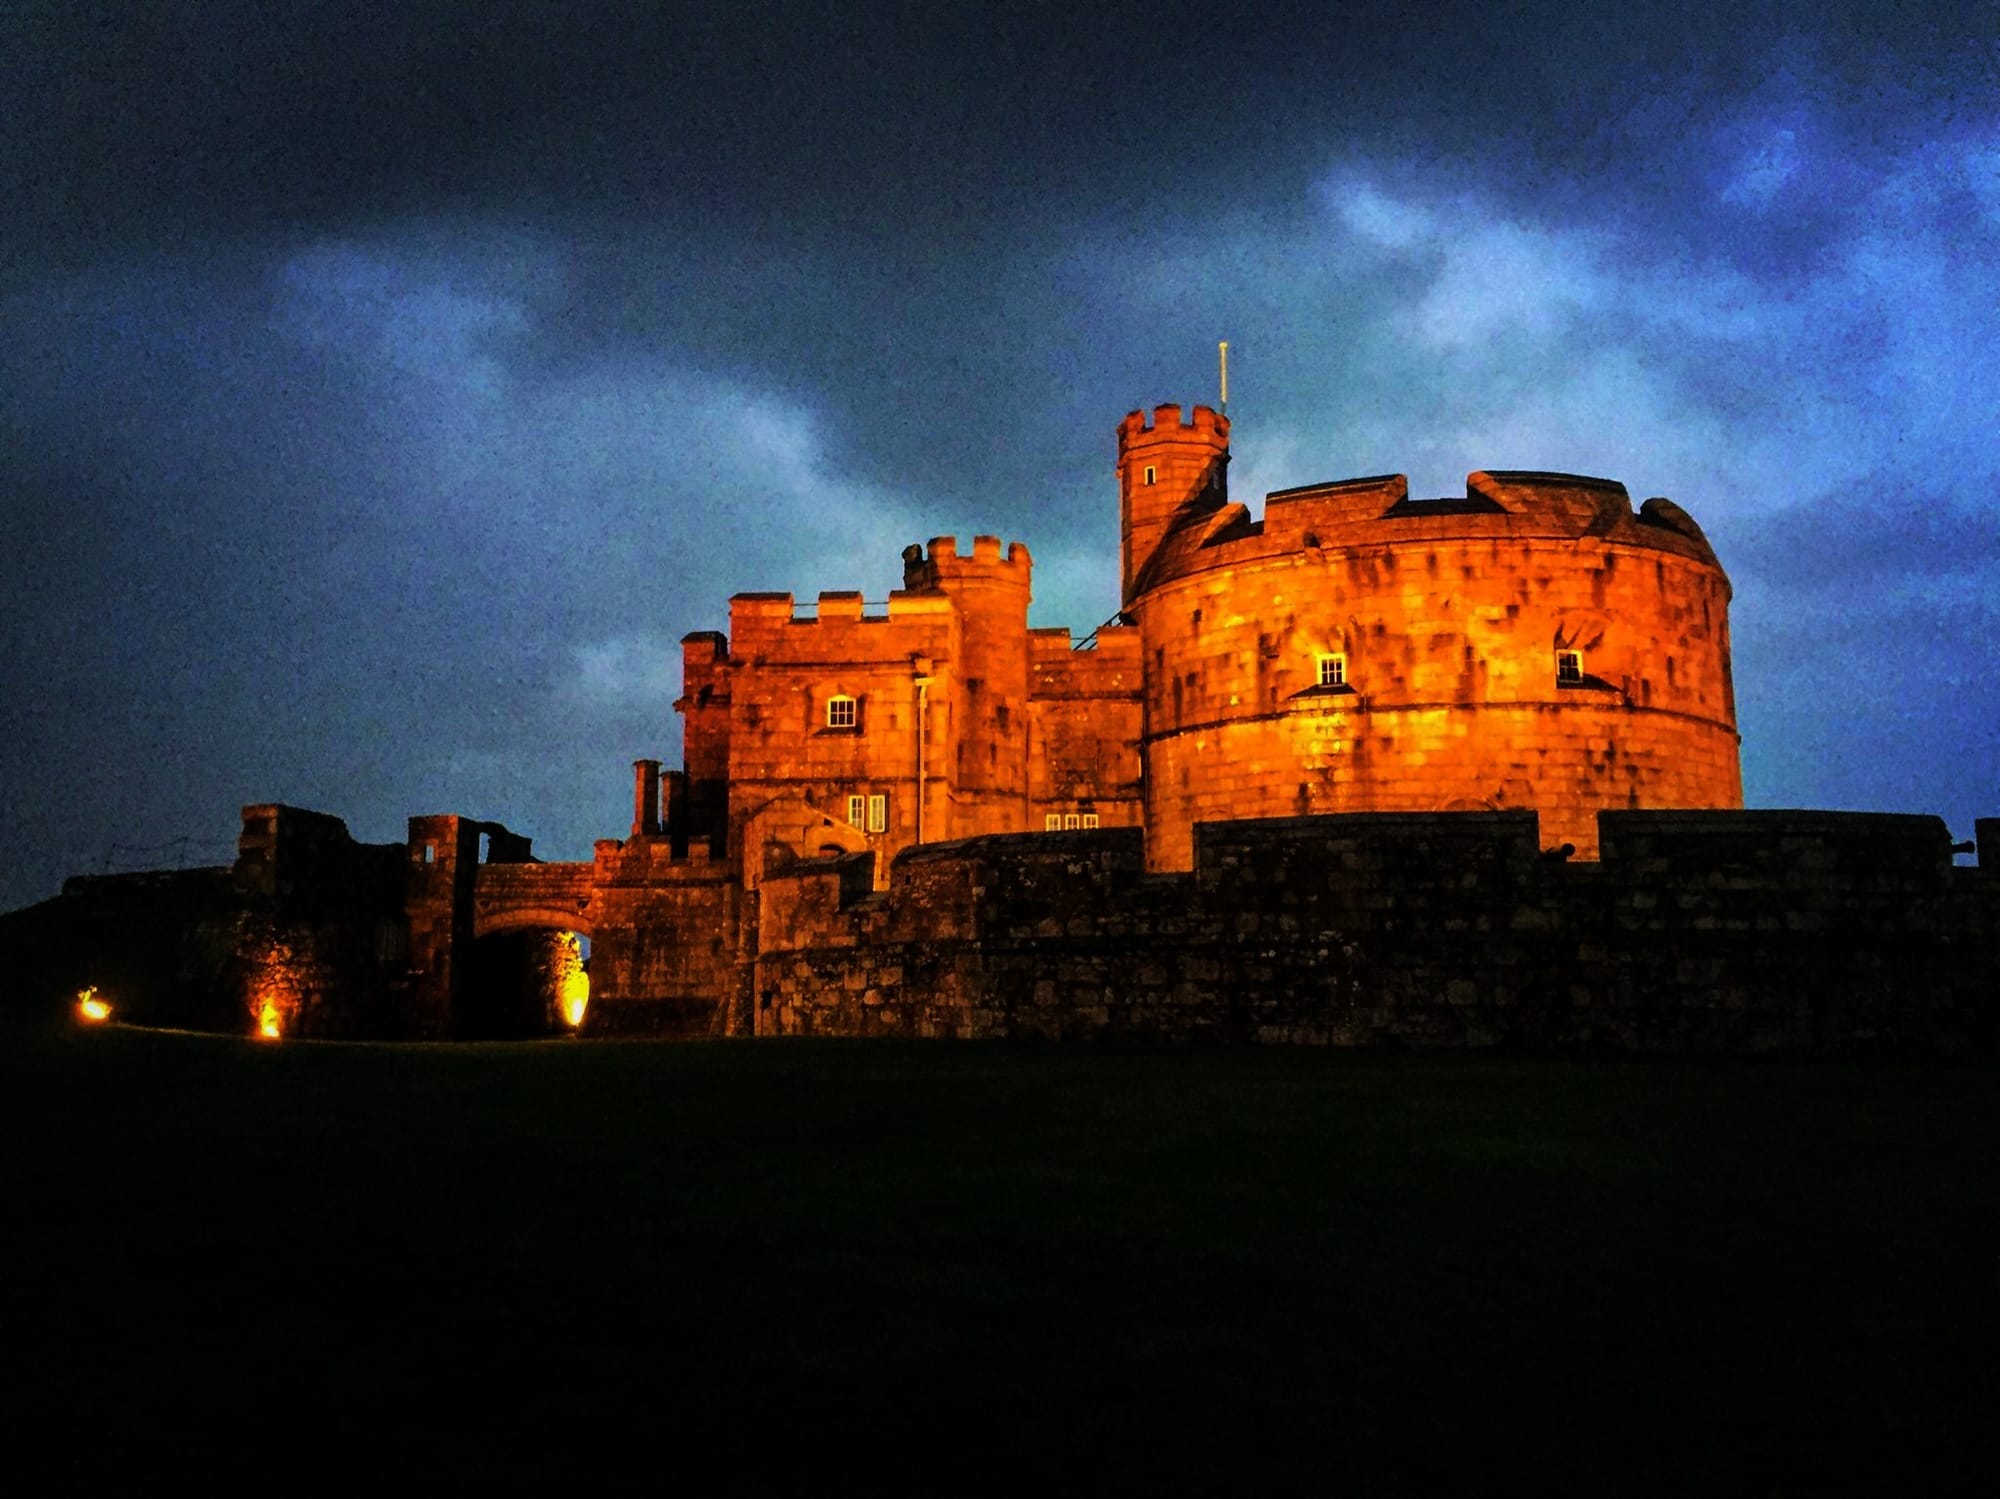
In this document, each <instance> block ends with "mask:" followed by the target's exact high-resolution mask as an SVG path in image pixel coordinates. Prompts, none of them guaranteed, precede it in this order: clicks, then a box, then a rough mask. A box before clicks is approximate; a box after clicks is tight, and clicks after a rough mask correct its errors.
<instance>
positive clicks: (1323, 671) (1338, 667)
mask: <svg viewBox="0 0 2000 1499" xmlns="http://www.w3.org/2000/svg"><path fill="white" fill-rule="evenodd" d="M1319 685H1320V686H1322V687H1345V686H1346V685H1347V658H1346V657H1345V656H1321V657H1320V658H1319Z"/></svg>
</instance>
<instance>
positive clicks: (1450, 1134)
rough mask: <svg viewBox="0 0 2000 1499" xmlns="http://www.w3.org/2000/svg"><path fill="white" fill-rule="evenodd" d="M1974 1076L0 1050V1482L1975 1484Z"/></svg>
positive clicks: (622, 1049) (1980, 1341)
mask: <svg viewBox="0 0 2000 1499" xmlns="http://www.w3.org/2000/svg"><path fill="white" fill-rule="evenodd" d="M1996 1082H2000V1074H1996V1072H1995V1070H1994V1069H1991V1068H1979V1069H1975V1068H1930V1069H1919V1068H1913V1067H1902V1066H1858V1065H1832V1064H1823V1063H1765V1064H1756V1063H1749V1062H1636V1061H1632V1062H1616V1061H1611V1062H1604V1061H1599V1062H1570V1061H1529V1060H1508V1059H1499V1058H1484V1057H1450V1058H1439V1057H1392V1056H1380V1055H1366V1054H1353V1053H1339V1052H1334V1053H1306V1052H1289V1051H1200V1052H1194V1051H1180V1052H1109V1051H1095V1050H1055V1049H1014V1048H1006V1047H997V1046H970V1045H946V1044H937V1045H919V1046H908V1045H890V1044H873V1043H845V1044H840V1043H782V1042H756V1043H714V1044H701V1045H680V1046H653V1045H631V1044H625V1045H620V1044H581V1043H554V1044H545V1045H521V1046H503V1045H492V1046H454V1047H426V1048H417V1047H388V1046H335V1045H309V1044H296V1043H286V1044H282V1045H278V1046H259V1045H256V1044H254V1043H250V1042H234V1041H228V1040H219V1039H214V1038H198V1037H192V1036H184V1035H167V1034H146V1033H140V1032H133V1031H121V1030H116V1029H114V1030H109V1031H104V1032H96V1033H80V1032H75V1031H67V1032H50V1031H41V1030H33V1029H23V1028H8V1029H0V1086H4V1089H5V1093H6V1097H7V1098H8V1099H9V1100H10V1102H11V1103H12V1104H13V1106H14V1109H13V1113H14V1117H15V1120H16V1123H15V1125H14V1126H13V1127H12V1128H11V1129H10V1130H9V1131H8V1132H7V1136H6V1138H7V1148H6V1152H5V1173H4V1178H0V1186H4V1192H5V1204H6V1217H7V1226H6V1241H7V1244H8V1254H7V1260H8V1264H7V1273H6V1276H5V1287H6V1289H5V1317H6V1326H5V1328H4V1335H5V1345H6V1346H5V1363H6V1368H7V1380H8V1389H7V1391H6V1401H7V1406H6V1409H7V1413H8V1415H9V1416H10V1418H11V1421H10V1424H12V1425H13V1427H14V1430H15V1436H14V1437H13V1438H12V1439H11V1451H12V1453H13V1456H14V1458H15V1467H16V1469H17V1471H18V1470H19V1469H20V1467H21V1466H22V1464H23V1463H26V1462H31V1463H32V1466H33V1467H35V1468H38V1469H41V1470H43V1471H47V1470H49V1469H50V1468H53V1469H54V1470H55V1471H56V1472H58V1473H61V1472H63V1471H65V1470H66V1471H68V1472H70V1473H72V1474H74V1475H76V1476H78V1477H80V1478H86V1479H90V1478H108V1477H111V1476H113V1475H116V1476H120V1477H126V1478H130V1477H132V1476H134V1475H138V1476H146V1477H154V1478H163V1477H164V1476H165V1475H169V1474H185V1475H194V1476H200V1475H220V1474H223V1473H225V1472H230V1471H232V1470H235V1471H247V1472H250V1473H253V1474H254V1473H255V1472H257V1471H260V1470H261V1471H263V1472H265V1473H266V1474H267V1476H268V1475H287V1476H288V1477H289V1479H291V1480H299V1479H305V1478H310V1477H314V1476H324V1475H327V1474H331V1473H333V1472H335V1471H339V1472H342V1473H345V1474H350V1475H351V1474H356V1473H359V1474H363V1475H366V1474H370V1473H379V1474H380V1475H381V1480H382V1481H383V1482H384V1483H387V1482H389V1481H390V1480H391V1479H392V1478H395V1479H402V1478H408V1477H410V1476H412V1475H417V1474H425V1475H430V1476H432V1477H443V1478H446V1479H449V1480H454V1481H465V1482H481V1481H494V1480H504V1479H508V1478H527V1479H541V1480H550V1481H560V1480H562V1479H564V1478H566V1477H577V1476H581V1475H584V1474H587V1473H601V1472H602V1471H603V1470H604V1469H606V1468H610V1467H619V1468H623V1469H624V1470H625V1471H627V1472H628V1473H630V1474H631V1475H633V1476H634V1477H636V1478H638V1479H642V1480H648V1481H657V1483H658V1484H661V1485H664V1484H667V1483H669V1482H673V1481H680V1480H686V1479H690V1478H691V1477H694V1476H696V1475H703V1476H704V1479H703V1481H704V1484H705V1485H713V1484H715V1483H717V1482H718V1480H719V1481H721V1482H724V1483H726V1484H727V1485H729V1486H733V1487H737V1488H758V1487H778V1486H783V1487H786V1488H804V1487H806V1486H808V1485H809V1486H811V1487H813V1488H822V1487H839V1488H843V1489H845V1488H857V1487H858V1488H865V1489H875V1490H887V1491H909V1490H922V1491H930V1492H943V1493H949V1492H955V1491H964V1490H991V1489H1001V1488H1006V1489H1021V1488H1024V1487H1031V1488H1035V1489H1070V1488H1077V1487H1085V1488H1119V1489H1128V1490H1159V1489H1199V1490H1212V1491H1259V1490H1299V1489H1315V1490H1318V1489H1331V1488H1334V1487H1345V1488H1348V1489H1351V1490H1354V1491H1357V1492H1368V1493H1373V1492H1384V1491H1394V1490H1398V1489H1407V1490H1417V1489H1425V1490H1428V1489H1433V1488H1435V1487H1437V1486H1438V1485H1440V1484H1441V1483H1443V1482H1446V1481H1450V1482H1453V1483H1455V1484H1465V1483H1473V1484H1476V1485H1477V1486H1478V1488H1479V1489H1481V1490H1487V1489H1493V1488H1498V1487H1505V1488H1518V1487H1536V1488H1546V1489H1550V1490H1558V1491H1571V1492H1574V1491H1577V1490H1586V1491H1591V1492H1607V1493H1609V1492H1635V1491H1646V1492H1699V1491H1715V1490H1724V1491H1730V1492H1744V1491H1748V1492H1764V1493H1773V1494H1811V1493H1817V1492H1823V1491H1826V1490H1828V1489H1831V1488H1840V1489H1845V1490H1855V1489H1866V1488H1872V1489H1878V1490H1880V1491H1888V1492H1904V1493H1917V1492H1930V1493H1934V1492H1941V1491H1947V1490H1958V1489H1963V1490H1976V1489H1980V1488H1983V1487H1985V1486H1986V1484H1987V1483H1988V1482H1990V1481H1991V1480H1992V1479H1993V1478H1994V1470H1993V1469H1992V1467H1991V1464H1992V1461H1993V1458H1994V1454H1995V1451H1996V1444H1995V1441H1994V1437H1993V1432H1992V1423H1993V1421H1994V1420H1995V1418H1996V1408H1995V1405H1994V1401H1995V1397H1996V1394H2000V1381H1996V1378H1995V1370H1996V1367H2000V1363H1997V1362H1996V1351H1995V1346H1996V1345H1995V1335H1996V1332H1997V1331H2000V1316H1996V1310H1997V1309H2000V1193H1996V1185H1995V1182H1996V1165H2000V1159H1996V1147H2000V1091H1996V1087H1995V1084H1996Z"/></svg>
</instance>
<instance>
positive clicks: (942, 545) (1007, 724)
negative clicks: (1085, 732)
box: [903, 536, 1032, 838]
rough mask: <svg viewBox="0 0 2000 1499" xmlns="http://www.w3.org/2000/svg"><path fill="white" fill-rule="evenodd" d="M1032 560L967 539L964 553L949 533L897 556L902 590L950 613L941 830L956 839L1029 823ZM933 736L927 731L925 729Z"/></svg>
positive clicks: (994, 543)
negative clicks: (925, 549) (968, 550)
mask: <svg viewBox="0 0 2000 1499" xmlns="http://www.w3.org/2000/svg"><path fill="white" fill-rule="evenodd" d="M1031 569H1032V562H1031V559H1030V558H1029V556H1028V549H1027V548H1026V547H1025V546H1023V545H1022V544H1021V543H1020V542H1018V541H1017V542H1015V543H1014V544H1013V545H1012V546H1010V547H1008V548H1007V549H1006V554H1005V555H1004V556H1003V555H1002V554H1001V546H1000V538H999V537H997V536H975V537H973V538H972V555H971V556H970V557H965V556H961V555H960V554H959V550H958V542H957V540H956V538H954V537H950V536H939V537H935V538H933V539H932V541H931V544H930V550H929V553H928V554H927V555H926V556H923V557H921V558H917V557H910V558H906V560H905V565H904V576H903V584H904V587H905V588H906V589H912V590H921V591H930V590H935V591H936V592H938V593H942V594H943V595H944V596H945V597H947V598H949V599H950V600H951V602H952V605H953V606H954V607H953V612H954V614H955V616H956V619H957V630H956V632H955V633H956V635H957V641H956V647H957V648H956V650H955V651H954V652H953V660H952V662H951V665H950V669H949V670H947V671H946V672H944V673H943V674H942V676H941V680H940V684H939V685H940V686H942V687H943V688H944V689H945V692H944V696H945V703H944V704H943V707H944V708H945V724H944V727H943V732H942V735H941V736H940V738H941V741H942V743H941V748H942V749H944V755H943V756H942V757H941V758H943V759H944V760H945V762H946V765H945V766H941V767H940V768H941V769H943V768H946V767H948V774H949V782H948V790H947V796H948V800H949V808H948V811H947V813H946V815H945V817H943V818H941V819H940V820H939V821H940V824H941V826H942V827H948V828H949V829H950V835H951V836H952V837H957V838H966V837H972V836H974V835H976V834H979V833H1013V832H1019V831H1021V830H1022V829H1024V828H1026V827H1027V826H1028V719H1029V712H1028V602H1029V599H1030V597H1031V592H1030V586H1029V578H1030V572H1031ZM934 732H935V731H934Z"/></svg>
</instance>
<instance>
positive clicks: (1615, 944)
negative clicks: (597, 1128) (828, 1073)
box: [752, 812, 2000, 1055]
mask: <svg viewBox="0 0 2000 1499" xmlns="http://www.w3.org/2000/svg"><path fill="white" fill-rule="evenodd" d="M1538 832H1539V830H1538V827H1537V823H1536V819H1535V817H1534V815H1533V814H1532V813H1495V814H1441V815H1400V814H1380V815H1354V816H1335V817H1313V818H1299V819H1272V820H1266V821H1256V822H1236V823H1222V824H1210V825H1204V826H1201V827H1199V828H1198V829H1197V830H1196V852H1195V867H1194V870H1193V871H1192V873H1189V874H1164V875H1162V874H1153V875H1149V874H1146V873H1145V872H1144V867H1143V865H1144V860H1143V852H1142V849H1141V846H1140V842H1139V837H1138V834H1137V833H1136V831H1133V830H1123V829H1115V830H1104V831H1099V832H1092V833H1081V832H1079V833H1061V834H1038V835H1025V836H1018V837H1002V838H985V839H977V840H969V841H967V842H965V843H961V844H950V845H935V846H931V847H927V848H924V849H919V850H911V851H909V852H908V853H906V854H905V855H904V856H903V857H902V858H900V859H899V860H898V861H897V864H896V867H895V874H894V878H893V879H892V880H891V885H890V889H889V891H888V892H886V893H883V894H868V893H863V892H866V890H867V885H868V881H867V879H866V869H865V865H862V864H861V861H862V860H865V858H866V857H867V856H865V855H864V856H857V857H855V858H847V859H839V860H828V861H824V862H817V863H815V864H812V865H807V866H802V867H801V868H799V869H796V870H793V871H790V872H788V873H786V874H785V875H783V876H781V877H778V878H774V879H771V880H767V882H766V884H765V886H764V888H763V892H762V899H763V919H762V924H761V930H760V937H759V951H758V953H757V957H756V961H755V970H754V977H753V980H752V988H753V991H754V1002H755V1005H756V1029H757V1031H758V1033H759V1034H784V1035H907V1036H960V1037H1001V1036H1036V1037H1051V1038H1055V1037H1062V1038H1072V1037H1105V1038H1134V1039H1138V1038H1158V1039H1166V1040H1175V1041H1183V1040H1195V1041H1199V1040H1209V1039H1212V1040H1229V1041H1271V1042H1303V1043H1312V1044H1332V1045H1404V1046H1422V1047H1465V1046H1492V1045H1500V1044H1520V1045H1530V1046H1537V1047H1555V1048H1560V1047H1594V1048H1603V1049H1610V1050H1622V1051H1742V1052H1748V1051H1766V1050H1783V1051H1810V1052H1829V1051H1843V1050H1853V1049H1860V1050H1884V1051H1911V1052H1919V1053H1935V1054H1944V1053H1950V1054H1973V1055H1992V1054H1994V1053H1995V1050H1996V1035H1997V1034H2000V1030H1997V1029H1996V1024H1995V1014H1996V996H2000V871H1996V870H1995V869H1994V868H1993V867H1990V866H1988V867H1982V868H1978V869H1970V868H1964V869H1961V868H1954V867H1953V866H1952V862H1951V846H1950V842H1949V837H1948V835H1947V833H1946V831H1945V828H1944V825H1943V824H1942V823H1941V822H1940V821H1938V820H1937V819H1936V818H1930V817H1906V816H1889V815H1872V814H1844V813H1795V812H1619V813H1606V814H1604V815H1603V817H1602V819H1601V825H1600V837H1601V841H1602V848H1603V857H1602V859H1601V860H1599V861H1597V862H1592V863H1569V862H1565V861H1562V860H1559V859H1552V858H1550V857H1548V856H1545V855H1544V854H1543V853H1542V852H1541V851H1540V848H1539V838H1538ZM850 866H857V867H850Z"/></svg>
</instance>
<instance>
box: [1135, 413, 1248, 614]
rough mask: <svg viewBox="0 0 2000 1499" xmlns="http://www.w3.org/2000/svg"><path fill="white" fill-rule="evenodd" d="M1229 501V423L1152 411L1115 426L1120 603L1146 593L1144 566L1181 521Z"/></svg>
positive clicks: (1225, 419) (1207, 415) (1219, 417)
mask: <svg viewBox="0 0 2000 1499" xmlns="http://www.w3.org/2000/svg"><path fill="white" fill-rule="evenodd" d="M1228 500H1229V418H1228V417H1226V416H1223V415H1222V414H1220V413H1219V412H1216V411H1213V410H1211V409H1210V408H1209V407H1207V406H1197V407H1195V408H1194V410H1193V411H1192V412H1191V413H1189V415H1188V418H1187V420H1185V421H1183V420H1182V419H1181V408H1180V407H1179V406H1156V407H1154V408H1153V419H1152V421H1151V422H1150V423H1148V422H1147V420H1146V415H1145V413H1144V412H1142V411H1135V412H1133V413H1132V414H1131V415H1129V416H1127V417H1126V418H1125V420H1124V421H1123V422H1121V423H1119V426H1118V514H1119V522H1120V538H1121V540H1122V543H1123V562H1124V568H1123V573H1122V579H1123V590H1122V592H1121V593H1120V595H1119V599H1120V602H1121V603H1127V604H1129V603H1130V602H1132V600H1133V599H1134V598H1136V597H1137V596H1138V595H1139V594H1140V593H1142V592H1144V591H1145V574H1146V566H1147V564H1148V563H1149V562H1150V561H1152V559H1153V554H1154V553H1155V552H1156V551H1158V550H1159V546H1160V543H1161V542H1162V541H1163V540H1164V539H1165V538H1166V536H1167V533H1168V532H1169V531H1171V530H1172V529H1173V528H1174V526H1175V525H1176V524H1177V523H1178V522H1179V521H1180V520H1182V519H1185V518H1186V517H1188V516H1191V515H1197V514H1200V513H1202V512H1205V511H1210V510H1219V509H1221V508H1222V507H1223V505H1225V504H1227V503H1228Z"/></svg>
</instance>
